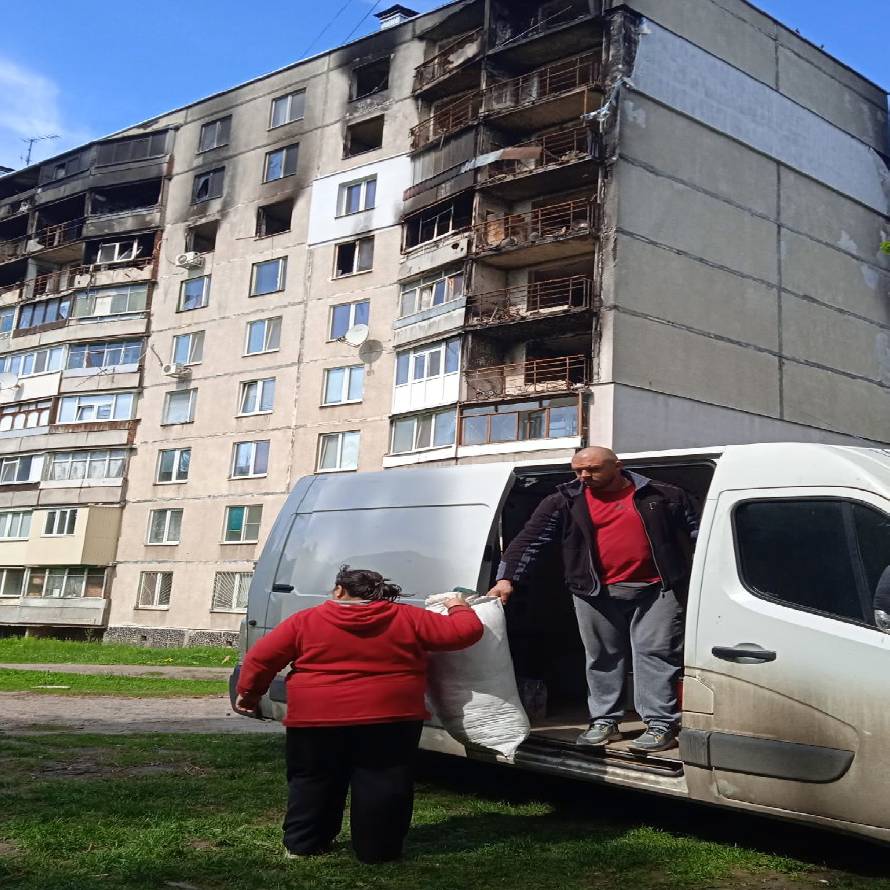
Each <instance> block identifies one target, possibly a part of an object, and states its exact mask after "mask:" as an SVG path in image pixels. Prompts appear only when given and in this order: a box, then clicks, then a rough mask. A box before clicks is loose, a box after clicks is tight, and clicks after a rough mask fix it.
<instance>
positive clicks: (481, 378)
mask: <svg viewBox="0 0 890 890" xmlns="http://www.w3.org/2000/svg"><path fill="white" fill-rule="evenodd" d="M587 376H588V374H587V357H586V356H584V355H566V356H558V357H556V358H538V359H529V360H527V361H524V362H516V363H514V364H510V365H493V366H491V367H488V368H476V369H474V370H468V371H466V372H465V373H464V383H465V396H464V400H465V401H467V402H485V401H494V400H495V399H507V398H510V397H511V396H531V395H539V394H544V393H560V392H562V393H565V392H573V391H577V390H579V389H581V388H582V387H583V386H585V385H586V384H587Z"/></svg>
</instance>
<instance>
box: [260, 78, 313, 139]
mask: <svg viewBox="0 0 890 890" xmlns="http://www.w3.org/2000/svg"><path fill="white" fill-rule="evenodd" d="M300 95H302V97H303V108H302V110H301V111H300V114H299V115H298V116H297V117H291V116H290V115H291V114H292V113H293V104H294V103H293V100H294V96H300ZM282 100H286V101H287V112H286V115H287V116H286V118H285V120H283V121H281V122H280V123H277V124H276V123H275V103H276V102H281V101H282ZM304 117H306V88H305V87H301V88H300V89H298V90H291V91H290V92H289V93H284V94H283V95H281V96H274V97H273V98H272V101H271V102H270V103H269V126H268V129H269V130H277V129H278V128H279V127H285V126H287V125H288V124H292V123H294V122H295V121H301V120H303V118H304Z"/></svg>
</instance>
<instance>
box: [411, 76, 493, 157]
mask: <svg viewBox="0 0 890 890" xmlns="http://www.w3.org/2000/svg"><path fill="white" fill-rule="evenodd" d="M481 107H482V93H481V92H480V91H478V90H474V91H472V92H469V93H464V94H463V95H462V96H458V98H456V99H455V100H454V101H452V102H449V103H448V104H447V105H443V106H442V107H441V108H439V109H437V110H436V112H435V113H434V114H433V115H431V116H430V117H428V118H426V119H425V120H422V121H421V122H420V123H419V124H417V126H415V127H412V128H411V150H412V151H417V150H418V149H420V148H423V147H424V146H425V145H429V144H430V143H432V142H435V141H436V140H437V139H441V138H442V137H444V136H448V135H449V134H450V133H454V132H456V131H457V130H460V129H462V128H463V127H466V126H468V125H469V124H471V123H473V122H474V121H475V120H476V119H477V118H478V117H479V110H480V108H481Z"/></svg>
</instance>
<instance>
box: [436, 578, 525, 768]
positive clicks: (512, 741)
mask: <svg viewBox="0 0 890 890" xmlns="http://www.w3.org/2000/svg"><path fill="white" fill-rule="evenodd" d="M455 595H456V594H453V593H443V594H436V595H435V596H431V597H429V598H428V599H427V601H426V606H427V608H428V609H430V610H431V611H433V612H441V613H446V612H447V611H448V610H447V609H446V608H445V606H443V605H442V602H443V600H445V599H447V598H448V597H450V596H455ZM467 602H468V603H469V605H470V606H471V607H472V609H473V611H474V612H475V613H476V614H477V615H478V616H479V620H480V621H481V622H482V624H483V626H484V628H485V631H484V633H483V635H482V639H481V640H479V642H478V643H475V644H474V645H473V646H470V648H469V649H462V650H460V651H458V652H435V653H432V654H431V655H430V667H429V681H428V687H427V689H428V695H427V697H428V699H429V707H430V710H431V711H432V712H433V713H434V714H435V715H436V717H438V719H439V721H440V722H441V723H442V726H444V727H445V730H446V731H447V732H448V734H449V735H450V736H452V737H453V738H454V739H456V740H457V741H458V742H461V744H464V745H474V746H479V747H483V748H490V749H491V750H493V751H497V752H498V753H499V754H503V755H504V756H505V757H507V758H508V759H511V760H512V758H513V756H514V754H515V753H516V749H517V748H518V747H519V746H520V745H521V744H522V743H523V742H524V741H525V740H526V739H527V738H528V734H529V729H530V727H529V722H528V717H527V716H526V713H525V711H524V710H523V707H522V702H521V701H520V698H519V691H518V690H517V688H516V679H515V676H514V674H513V659H512V658H511V656H510V644H509V642H508V641H507V621H506V617H505V616H504V606H503V603H502V602H501V601H500V600H499V599H498V598H497V597H487V596H480V597H471V598H469V599H468V600H467Z"/></svg>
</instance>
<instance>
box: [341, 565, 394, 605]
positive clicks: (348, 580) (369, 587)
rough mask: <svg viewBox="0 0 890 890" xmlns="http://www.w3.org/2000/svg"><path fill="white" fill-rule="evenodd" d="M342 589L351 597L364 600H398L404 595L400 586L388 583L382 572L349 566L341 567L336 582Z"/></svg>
mask: <svg viewBox="0 0 890 890" xmlns="http://www.w3.org/2000/svg"><path fill="white" fill-rule="evenodd" d="M334 583H335V584H337V585H338V586H339V587H342V588H343V589H344V590H345V591H346V592H347V593H348V594H349V595H350V596H355V597H359V598H360V599H363V600H390V601H392V600H397V599H398V598H399V597H400V596H401V595H402V588H401V587H399V585H398V584H393V583H392V582H391V581H388V580H387V579H386V578H384V577H383V575H381V574H380V572H372V571H370V570H369V569H351V568H349V566H347V565H343V566H340V571H339V572H338V573H337V580H336V581H335V582H334Z"/></svg>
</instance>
